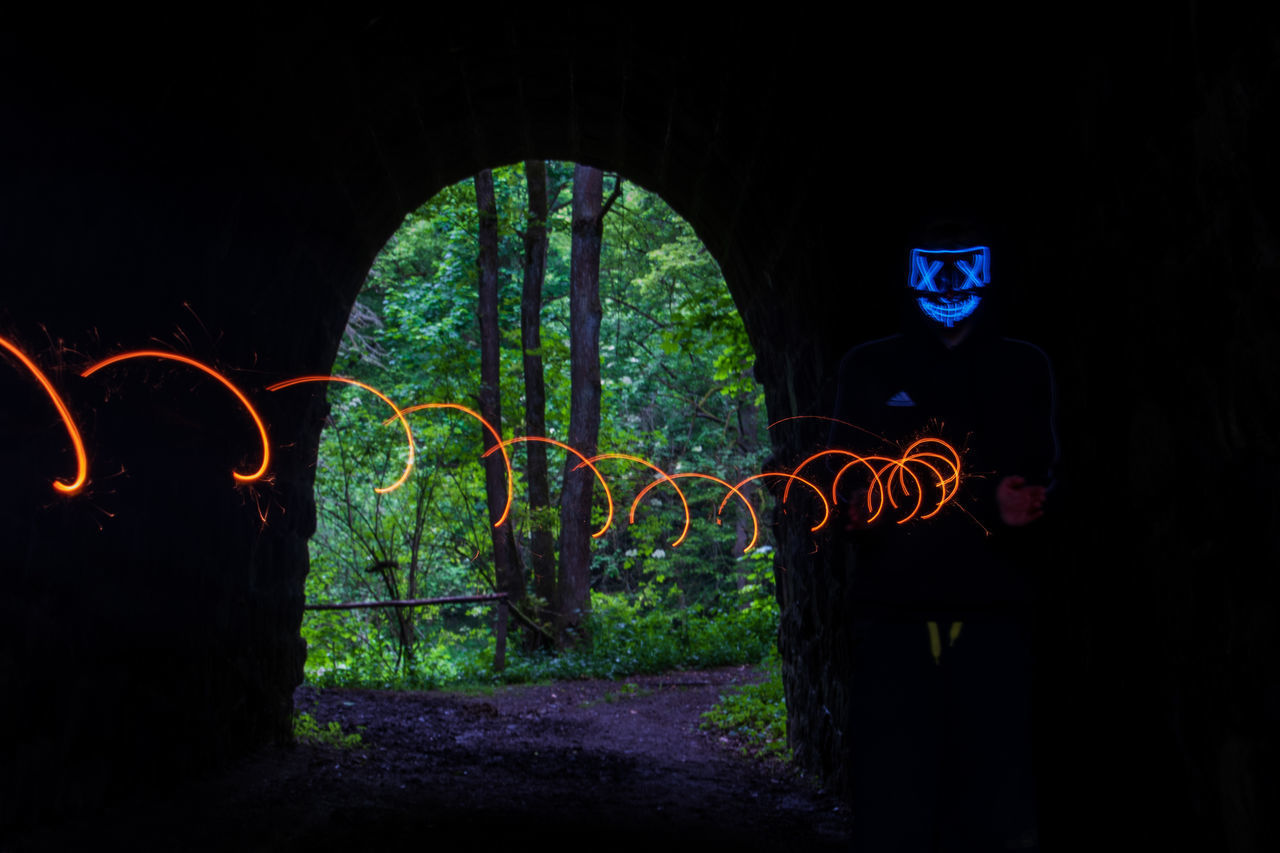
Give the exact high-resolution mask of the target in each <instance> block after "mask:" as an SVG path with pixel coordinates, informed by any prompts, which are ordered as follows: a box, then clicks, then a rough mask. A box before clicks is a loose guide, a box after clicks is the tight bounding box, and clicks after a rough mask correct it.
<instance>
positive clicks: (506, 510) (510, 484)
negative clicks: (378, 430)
mask: <svg viewBox="0 0 1280 853" xmlns="http://www.w3.org/2000/svg"><path fill="white" fill-rule="evenodd" d="M423 409H455V410H457V411H459V412H465V413H466V414H468V415H471V417H473V418H475V419H476V420H478V421H479V422H480V423H481V424H483V425H484V428H485V429H487V430H488V431H489V434H490V435H492V436H493V440H494V442H495V443H496V446H497V447H498V448H499V449H500V450H501V451H502V464H503V465H504V466H506V469H507V503H506V505H505V506H504V507H503V508H502V517H501V518H499V519H498V520H497V521H495V522H494V523H493V526H494V527H501V526H502V523H503V522H504V521H506V520H507V516H508V515H510V514H511V499H512V494H513V493H514V491H515V483H514V480H513V477H512V474H511V458H510V457H509V456H507V448H506V447H504V446H503V444H502V436H501V435H499V434H498V431H497V430H496V429H494V428H493V425H492V424H490V423H489V422H488V421H486V420H485V419H484V418H482V417H481V416H480V414H479V413H478V412H474V411H472V410H471V409H468V408H467V407H466V406H459V405H458V404H457V403H415V404H414V405H412V406H410V407H409V408H407V409H401V410H400V413H401V414H404V415H407V414H409V413H410V412H417V411H421V410H423ZM393 420H395V415H392V416H391V417H389V418H387V419H386V420H385V421H383V422H382V423H383V425H386V424H389V423H391V422H392V421H393ZM485 455H486V456H487V455H488V454H485Z"/></svg>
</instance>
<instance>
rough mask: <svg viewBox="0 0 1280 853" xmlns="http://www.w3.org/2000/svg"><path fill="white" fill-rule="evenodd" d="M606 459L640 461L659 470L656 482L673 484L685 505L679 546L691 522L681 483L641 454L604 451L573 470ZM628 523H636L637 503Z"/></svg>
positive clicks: (677, 544)
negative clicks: (633, 454) (632, 454)
mask: <svg viewBox="0 0 1280 853" xmlns="http://www.w3.org/2000/svg"><path fill="white" fill-rule="evenodd" d="M605 459H626V460H628V461H630V462H639V463H640V464H641V465H644V466H646V467H648V468H651V469H653V470H654V471H657V472H658V475H659V476H660V477H661V479H660V480H656V481H655V482H656V483H661V482H663V481H664V480H665V481H666V482H668V483H670V484H671V488H673V489H675V490H676V494H677V495H679V496H680V505H681V506H683V507H684V530H682V531H680V537H679V538H678V539H676V541H674V542H672V543H671V547H672V548H676V547H679V545H680V543H681V542H683V541H684V539H685V537H686V536H688V535H689V522H690V517H689V502H688V501H687V500H685V498H684V491H683V490H682V489H681V488H680V485H679V484H678V483H676V481H675V480H673V479H671V477H670V476H669V475H668V474H667V472H666V471H663V470H662V469H661V468H659V467H658V466H657V465H654V464H653V463H652V462H650V461H649V460H647V459H641V458H640V457H639V456H630V455H628V454H626V453H602V454H600V455H599V456H592V457H591V459H590V460H583V461H582V462H580V463H579V464H578V465H577V466H576V467H575V468H574V469H573V470H575V471H576V470H578V468H581V467H582V466H583V465H585V464H587V462H588V461H590V462H601V461H603V460H605ZM726 500H728V498H727V497H726ZM627 523H628V524H635V523H636V505H635V504H634V503H633V504H631V513H630V514H629V515H628V516H627Z"/></svg>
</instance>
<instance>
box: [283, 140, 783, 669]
mask: <svg viewBox="0 0 1280 853" xmlns="http://www.w3.org/2000/svg"><path fill="white" fill-rule="evenodd" d="M547 165H548V175H549V183H550V185H551V192H550V193H549V195H550V197H551V198H550V202H551V209H552V212H551V214H550V216H549V219H548V223H547V225H548V257H547V269H546V279H545V285H544V293H543V296H544V298H543V304H542V312H541V328H542V346H541V350H542V356H543V360H544V374H545V380H546V395H547V411H546V420H547V428H546V433H547V436H548V437H551V438H558V439H563V438H564V437H565V433H566V431H567V425H568V419H569V383H568V374H569V369H568V368H569V357H568V353H569V335H568V331H569V308H568V298H567V295H568V270H569V253H570V222H569V213H570V210H569V207H568V205H567V204H565V201H566V200H567V198H568V196H569V193H570V192H571V189H572V188H571V182H570V178H571V176H572V171H573V166H572V164H568V163H554V162H552V163H548V164H547ZM493 174H494V184H495V192H496V195H497V201H498V211H499V268H500V276H499V278H500V287H499V311H500V317H501V322H502V324H503V332H502V334H503V341H502V350H501V396H502V411H503V423H502V424H501V425H499V428H500V429H501V432H502V433H503V435H504V436H507V437H509V436H513V435H521V434H523V433H524V431H525V430H524V427H523V424H524V410H523V406H524V395H523V390H524V385H523V363H522V359H523V352H522V350H521V346H520V329H519V316H520V293H521V285H522V268H523V243H522V236H521V233H520V232H521V229H523V228H524V227H525V216H526V212H527V208H528V204H527V198H526V195H527V191H526V185H525V175H524V168H523V165H521V164H517V165H514V166H508V167H504V168H500V169H495V170H494V173H493ZM615 180H616V179H615V178H607V179H606V185H605V191H606V193H608V192H610V191H611V190H612V189H613V182H614V181H615ZM557 200H558V202H559V204H557ZM476 223H477V215H476V209H475V195H474V188H473V185H472V182H471V181H470V180H467V181H463V182H461V183H459V184H456V185H455V186H452V187H449V188H447V189H446V190H444V191H442V192H441V193H439V194H438V195H436V196H435V197H434V198H433V199H431V200H430V201H429V202H427V203H426V204H425V205H423V206H422V207H421V208H419V209H418V210H416V211H414V212H413V213H411V214H410V215H409V216H408V217H406V219H405V222H404V224H403V226H402V227H401V228H400V229H399V230H398V231H397V232H396V234H395V235H394V236H393V237H392V238H391V239H390V240H389V241H388V243H387V245H386V246H385V247H384V249H383V251H382V252H381V253H379V255H378V257H377V258H376V260H375V261H374V264H373V267H372V268H371V270H370V272H369V276H368V279H367V281H366V283H365V286H364V288H363V290H362V291H361V293H360V295H359V297H358V300H357V304H356V307H355V309H354V310H353V312H352V314H351V317H350V319H349V321H348V326H347V332H346V335H345V336H344V339H343V342H342V344H341V346H340V348H339V353H338V358H337V361H336V363H335V366H334V370H333V372H334V373H335V374H340V375H343V376H347V377H351V378H353V379H358V380H360V381H363V382H367V383H369V384H370V385H372V386H374V387H377V388H379V389H380V390H381V391H383V392H384V393H386V394H387V395H388V397H389V398H390V399H392V400H393V401H395V403H396V404H397V405H398V406H400V407H408V406H411V405H414V404H417V403H456V404H461V405H464V406H469V407H471V408H475V407H476V400H475V397H476V394H477V392H478V388H479V357H478V354H477V350H478V347H477V344H478V340H479V331H478V327H477V323H476V256H477V250H478V245H477V235H476ZM600 269H601V281H600V292H601V301H602V304H603V309H604V317H603V321H602V325H601V336H600V344H601V361H602V364H601V383H602V422H601V427H600V444H599V451H600V452H601V453H608V452H620V453H628V454H633V455H636V456H640V457H642V458H645V459H648V460H650V461H651V462H653V463H654V464H656V465H658V466H660V467H662V468H663V469H664V470H666V471H669V472H672V473H675V472H678V471H699V472H705V473H710V474H714V475H715V476H718V477H721V478H723V479H725V480H727V481H729V482H738V481H740V480H742V479H744V478H746V477H748V476H750V475H752V474H755V473H757V472H758V471H759V470H760V467H759V466H760V464H761V462H762V458H763V456H764V454H765V452H766V446H767V438H766V436H765V433H764V427H763V421H764V420H765V419H764V418H763V417H762V416H760V415H759V414H758V410H759V409H760V407H761V400H762V395H761V389H760V386H759V385H758V384H756V383H755V381H754V379H753V378H752V371H751V367H752V355H751V349H750V346H749V343H748V341H747V337H746V332H745V330H744V328H743V326H742V322H741V319H740V318H739V316H738V314H737V311H736V310H735V308H734V305H733V301H732V298H731V297H730V295H729V292H728V289H727V288H726V286H725V283H724V281H723V279H722V277H721V275H720V270H719V268H718V266H717V265H716V263H715V260H714V259H713V258H712V257H711V255H710V253H708V252H707V250H706V248H705V247H703V246H702V244H701V243H700V242H699V240H698V238H697V236H696V235H695V234H694V232H693V229H692V228H691V227H690V226H689V225H688V223H686V222H684V221H683V220H682V219H680V217H679V216H677V215H676V214H675V213H674V212H673V211H672V210H671V209H670V208H669V207H668V206H667V205H666V204H665V203H664V202H663V201H662V200H661V199H660V198H658V197H657V196H656V195H654V194H653V193H650V192H648V191H646V190H644V189H643V188H641V187H638V186H636V185H634V184H630V183H626V182H623V183H622V184H621V190H620V195H619V196H618V198H617V200H616V202H615V204H614V206H613V207H612V208H611V210H610V212H609V214H608V215H607V216H606V217H605V220H604V237H603V246H602V253H601V261H600ZM327 395H328V400H329V402H330V413H329V419H328V422H327V424H326V428H325V430H324V431H323V434H322V438H321V445H320V453H319V460H318V463H317V467H316V507H317V529H316V533H315V535H314V537H313V538H312V540H311V542H310V549H311V572H310V575H309V576H308V578H307V598H308V600H310V601H314V602H338V601H351V600H357V599H381V598H410V597H430V596H443V595H457V594H465V593H472V592H486V591H490V590H491V589H492V588H493V578H492V576H491V575H492V569H491V562H492V561H491V556H490V555H491V550H492V543H491V538H490V529H489V524H488V517H487V510H486V505H485V492H484V476H483V469H482V466H481V462H480V454H481V448H482V436H481V430H480V427H479V425H478V424H477V423H476V422H475V421H474V420H473V419H471V418H469V417H467V416H466V415H465V414H463V413H460V412H458V411H454V410H444V409H430V410H424V411H419V412H415V413H412V414H410V415H409V418H410V422H411V424H412V429H413V433H414V441H415V450H416V454H417V464H416V466H415V467H414V469H413V472H412V474H411V476H410V477H409V479H408V480H407V481H406V482H405V484H404V486H403V487H402V488H400V489H398V490H396V491H394V492H389V493H383V492H378V491H375V487H385V486H387V485H389V484H391V483H392V482H394V481H396V479H397V478H398V477H400V475H401V473H402V471H403V470H404V466H405V461H406V455H407V445H406V440H405V435H404V432H403V429H402V428H401V426H400V425H399V424H398V423H395V422H392V423H391V424H385V423H384V420H385V419H386V418H387V416H388V415H389V414H390V409H389V408H388V406H387V405H386V403H385V402H383V401H382V400H380V399H378V398H377V397H376V396H374V395H372V394H370V393H369V392H367V391H364V390H362V389H359V388H355V387H352V386H348V385H337V384H331V385H330V386H328V387H327ZM525 459H526V457H525V453H524V450H523V448H522V446H521V445H516V446H515V447H514V448H513V449H512V452H511V461H512V464H513V466H514V469H515V471H514V473H515V501H514V504H513V507H512V513H513V514H512V520H511V522H510V523H511V524H512V525H513V527H514V530H515V532H516V540H517V545H518V546H519V547H520V548H521V549H522V551H523V552H524V553H523V554H522V556H523V559H524V563H525V565H528V564H529V562H530V560H529V554H528V548H529V538H528V537H529V533H530V531H531V529H532V528H533V526H534V525H535V523H536V524H537V525H539V526H541V527H542V528H544V529H549V530H551V531H552V532H553V533H554V532H555V531H556V530H557V529H558V525H559V511H558V509H557V508H556V506H555V504H556V503H557V501H558V494H557V492H558V489H559V480H560V477H559V472H560V470H561V466H562V465H563V464H564V455H563V454H562V453H561V451H559V450H557V449H554V448H552V449H551V450H550V458H549V461H550V465H551V473H552V495H551V500H552V504H553V506H552V507H550V508H549V509H547V510H544V511H542V512H541V513H539V514H538V517H537V518H534V517H533V514H532V513H531V512H530V511H529V508H528V506H527V501H526V499H525V496H526V487H525V483H524V479H523V472H524V466H525ZM600 467H601V470H602V473H603V474H604V476H605V477H606V478H607V479H608V481H609V484H610V487H611V488H612V490H613V495H614V500H615V503H616V505H617V510H616V514H615V520H614V524H613V526H612V527H611V528H610V529H609V531H608V533H607V534H606V535H605V536H603V537H601V538H600V539H598V540H596V541H595V543H594V545H593V548H594V551H593V560H592V571H591V586H592V590H593V600H594V601H595V607H596V612H595V613H594V614H592V615H591V617H590V619H589V622H588V626H587V627H588V630H589V631H590V632H591V635H592V636H593V638H594V643H595V645H596V648H595V649H594V650H589V651H583V650H578V651H575V652H573V653H570V654H566V655H562V656H561V657H559V658H552V657H550V656H538V655H535V656H524V655H522V654H520V653H519V652H518V650H514V649H509V650H508V661H509V663H508V671H507V673H506V674H505V675H504V676H503V677H504V678H505V679H506V680H516V679H537V678H548V677H557V676H573V675H575V674H576V675H607V676H609V677H618V676H619V675H620V674H624V673H627V672H652V671H656V670H657V669H660V668H663V667H673V666H675V667H680V666H685V667H691V666H711V665H716V664H717V663H729V662H741V661H744V660H758V659H759V658H760V657H761V656H762V655H763V654H764V649H765V648H766V646H768V645H771V644H772V642H773V632H774V624H773V623H772V621H771V620H773V619H774V618H775V617H774V616H773V615H772V614H773V610H772V608H773V605H772V603H771V589H772V579H771V566H770V560H769V552H770V550H771V549H770V546H769V539H768V537H769V530H768V525H767V524H765V523H763V519H764V518H765V516H764V512H765V507H764V490H755V491H752V490H751V489H744V491H746V492H747V493H748V494H750V495H751V496H752V497H751V499H752V501H753V504H754V505H755V506H756V509H757V512H758V513H760V515H761V519H762V523H761V524H760V528H761V530H760V534H761V540H760V543H761V547H758V548H757V549H756V551H754V552H752V554H751V555H748V557H747V558H743V557H742V555H741V553H740V552H741V549H742V546H743V545H745V541H746V538H747V537H749V536H750V525H749V516H748V513H747V512H746V510H745V508H744V507H743V506H742V505H741V501H738V500H737V499H734V500H733V501H732V502H730V503H729V504H727V505H726V506H724V507H723V511H721V501H722V499H723V496H724V490H723V488H722V487H719V486H716V485H714V484H712V483H710V482H708V481H704V480H691V479H683V480H680V481H679V482H680V483H681V488H682V489H683V490H684V493H685V494H686V496H687V499H688V501H689V506H690V511H691V514H692V523H691V525H690V527H689V531H688V535H687V537H685V539H684V541H683V542H682V543H681V544H680V546H679V547H673V545H672V543H673V542H674V541H675V540H676V539H677V537H679V536H680V535H681V532H682V528H683V524H684V516H683V513H682V511H681V507H680V501H679V499H678V497H677V496H676V494H675V492H674V490H673V489H672V487H671V486H670V484H662V485H660V486H658V487H657V488H655V489H653V490H652V491H650V492H649V493H648V494H646V495H645V497H644V499H643V501H642V502H641V503H640V505H639V506H638V507H637V510H636V521H635V523H634V524H628V523H627V515H628V512H627V510H628V508H629V505H630V502H631V501H632V500H633V499H634V497H635V495H637V494H638V493H639V492H640V490H641V489H643V488H644V487H645V486H646V485H647V484H649V483H650V482H652V480H653V477H654V474H653V472H652V471H651V470H650V469H648V468H645V467H644V466H641V465H637V464H635V463H633V462H627V461H622V460H610V461H607V462H602V463H601V465H600ZM584 476H585V474H584ZM595 500H596V506H595V513H596V515H597V518H596V521H597V522H601V521H603V514H604V506H605V501H604V497H603V495H602V494H601V490H600V489H599V488H598V487H597V489H596V499H595ZM722 522H723V523H722ZM491 620H492V610H489V609H483V608H482V609H478V610H473V611H471V612H466V613H463V612H460V611H459V610H458V609H456V608H454V609H449V608H415V609H407V608H402V609H399V610H397V609H391V608H388V609H379V610H363V611H361V610H356V611H339V612H307V614H306V616H305V619H304V622H303V628H302V633H303V636H304V638H305V639H306V641H307V644H308V649H309V652H308V660H307V669H306V673H307V678H308V679H309V680H310V681H311V682H312V683H315V684H322V685H323V684H364V685H386V686H392V685H403V686H415V687H430V686H435V685H440V684H454V683H458V682H459V681H462V682H468V681H469V682H472V683H479V682H485V681H492V680H493V679H494V678H495V676H494V675H493V674H492V673H491V672H490V671H489V667H490V665H491V662H492V654H493V653H492V647H493V640H492V630H491V627H490V623H491ZM737 642H742V643H744V644H745V645H744V646H743V647H742V648H741V649H740V650H736V651H735V650H734V646H733V644H734V643H737ZM515 645H518V643H512V646H515Z"/></svg>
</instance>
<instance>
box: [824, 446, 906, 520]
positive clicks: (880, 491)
mask: <svg viewBox="0 0 1280 853" xmlns="http://www.w3.org/2000/svg"><path fill="white" fill-rule="evenodd" d="M836 452H841V451H836ZM848 455H849V456H852V457H853V461H851V462H848V463H846V464H845V466H844V467H843V468H841V469H840V470H839V471H837V472H836V476H835V479H833V480H832V481H831V500H832V502H833V503H834V502H835V501H836V492H837V490H838V489H839V488H840V478H841V477H842V476H844V472H845V471H848V470H849V469H850V468H852V467H853V466H854V465H865V466H867V470H868V471H870V472H871V477H872V482H873V485H872V487H871V488H869V489H867V512H871V496H872V495H879V496H880V505H879V506H877V507H876V510H875V512H872V513H871V515H870V516H868V517H867V523H868V524H870V523H871V522H873V521H875V520H876V519H877V518H879V517H880V513H881V512H882V511H883V510H884V502H885V496H886V495H888V499H889V505H890V506H892V507H893V508H894V509H897V507H898V505H897V503H895V502H894V500H893V494H892V490H891V489H888V490H887V489H885V487H884V482H883V481H882V480H881V479H880V473H881V472H880V471H878V470H876V468H875V467H874V466H873V465H872V464H871V462H872V460H874V461H876V462H893V460H892V459H889V458H888V457H886V456H859V455H858V454H856V453H850V454H848ZM882 470H883V469H882Z"/></svg>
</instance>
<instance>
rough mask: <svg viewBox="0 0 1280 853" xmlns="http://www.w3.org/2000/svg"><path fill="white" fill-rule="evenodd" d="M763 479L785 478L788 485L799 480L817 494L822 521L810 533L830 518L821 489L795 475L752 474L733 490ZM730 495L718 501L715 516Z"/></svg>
mask: <svg viewBox="0 0 1280 853" xmlns="http://www.w3.org/2000/svg"><path fill="white" fill-rule="evenodd" d="M765 477H787V478H788V484H790V482H791V481H793V480H799V481H800V482H801V483H804V484H805V485H806V486H808V487H809V488H811V489H813V490H814V491H815V492H817V493H818V498H819V499H820V500H821V501H822V520H821V521H819V522H818V523H817V525H815V526H814V527H811V528H809V532H810V533H817V532H818V531H819V530H821V529H822V527H823V525H825V524H826V523H827V519H829V518H831V504H829V503H828V502H827V496H826V495H824V494H823V493H822V489H819V488H818V487H817V486H815V485H814V484H813V483H810V482H809V481H808V480H806V479H805V478H803V477H797V476H796V475H795V474H785V473H783V472H781V471H765V472H764V473H762V474H754V475H752V476H750V477H748V478H747V479H745V480H743V481H742V482H740V483H738V485H737V486H736V487H735V488H738V489H740V488H742V487H743V486H745V485H746V484H747V483H750V482H751V481H752V480H761V479H764V478H765ZM731 494H732V493H730V494H728V495H725V496H724V500H722V501H720V508H719V509H718V510H716V512H717V514H718V513H721V512H724V505H725V504H727V503H728V502H729V498H730V496H731Z"/></svg>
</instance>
